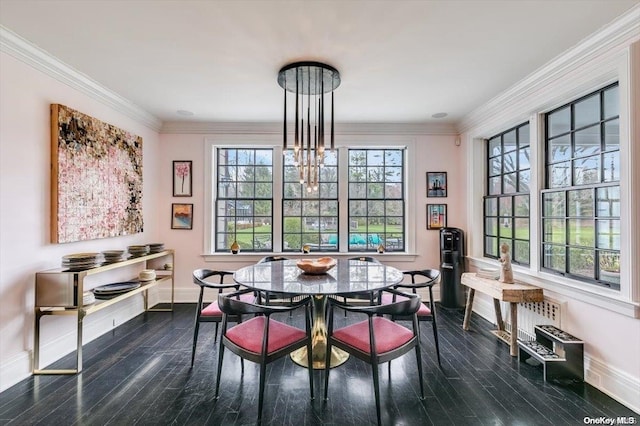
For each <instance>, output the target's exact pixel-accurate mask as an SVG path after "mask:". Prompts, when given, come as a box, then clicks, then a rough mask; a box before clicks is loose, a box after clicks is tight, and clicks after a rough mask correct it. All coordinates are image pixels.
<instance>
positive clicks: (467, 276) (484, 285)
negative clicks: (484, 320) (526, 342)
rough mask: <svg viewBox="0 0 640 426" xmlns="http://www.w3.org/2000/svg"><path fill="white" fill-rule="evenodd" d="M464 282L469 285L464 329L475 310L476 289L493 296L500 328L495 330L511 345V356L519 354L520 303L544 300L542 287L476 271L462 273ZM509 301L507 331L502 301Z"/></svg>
mask: <svg viewBox="0 0 640 426" xmlns="http://www.w3.org/2000/svg"><path fill="white" fill-rule="evenodd" d="M462 284H463V285H465V286H467V287H469V292H468V294H467V306H466V308H465V311H464V322H463V323H462V329H463V330H465V331H466V330H469V322H470V320H471V312H472V310H473V297H474V296H475V292H476V290H477V291H479V292H481V293H484V294H487V295H489V296H491V297H492V298H493V307H494V309H495V311H496V323H497V325H498V329H497V330H495V331H494V332H493V334H495V335H496V336H497V337H498V338H500V340H502V341H504V342H505V343H507V344H508V345H509V348H510V349H509V353H510V354H511V356H518V303H522V302H542V300H543V299H544V296H543V294H542V289H541V288H539V287H535V286H532V285H529V284H524V283H521V282H516V283H514V284H505V283H501V282H500V281H498V280H493V279H489V278H482V277H478V276H477V275H476V274H475V272H466V273H464V274H462ZM501 301H502V302H509V306H510V309H511V330H509V331H506V330H505V328H504V322H503V320H502V311H501V309H500V302H501Z"/></svg>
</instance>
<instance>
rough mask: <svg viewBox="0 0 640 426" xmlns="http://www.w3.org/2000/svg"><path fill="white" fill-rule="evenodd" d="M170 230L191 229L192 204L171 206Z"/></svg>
mask: <svg viewBox="0 0 640 426" xmlns="http://www.w3.org/2000/svg"><path fill="white" fill-rule="evenodd" d="M171 229H193V204H177V203H174V204H171Z"/></svg>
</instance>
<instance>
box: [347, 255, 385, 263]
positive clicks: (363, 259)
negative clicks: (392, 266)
mask: <svg viewBox="0 0 640 426" xmlns="http://www.w3.org/2000/svg"><path fill="white" fill-rule="evenodd" d="M349 260H359V261H361V262H372V263H380V261H379V260H378V259H376V258H375V257H371V256H357V257H352V258H350V259H349Z"/></svg>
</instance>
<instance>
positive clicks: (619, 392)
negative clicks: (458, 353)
mask: <svg viewBox="0 0 640 426" xmlns="http://www.w3.org/2000/svg"><path fill="white" fill-rule="evenodd" d="M473 313H474V314H477V315H480V316H481V317H483V318H484V319H486V320H487V321H489V322H491V323H492V324H495V323H496V322H495V318H496V316H495V311H494V309H493V300H491V298H489V297H487V296H484V295H482V294H479V293H478V292H476V294H475V297H474V299H473ZM584 365H585V371H584V373H585V382H587V383H589V384H590V385H591V386H593V387H595V388H596V389H598V390H600V391H602V392H604V393H605V394H607V395H609V396H610V397H611V398H613V399H615V400H616V401H618V402H620V403H621V404H624V405H625V406H627V407H629V408H630V409H632V410H633V411H635V412H636V413H639V414H640V380H639V379H638V378H637V377H633V376H630V375H629V374H627V373H625V372H624V371H620V370H618V369H616V368H614V367H611V366H610V365H608V364H607V363H605V362H604V361H602V360H599V359H597V358H595V357H592V356H590V355H589V354H588V353H586V352H585V354H584Z"/></svg>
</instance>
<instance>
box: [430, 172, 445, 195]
mask: <svg viewBox="0 0 640 426" xmlns="http://www.w3.org/2000/svg"><path fill="white" fill-rule="evenodd" d="M446 196H447V172H427V197H446Z"/></svg>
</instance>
